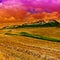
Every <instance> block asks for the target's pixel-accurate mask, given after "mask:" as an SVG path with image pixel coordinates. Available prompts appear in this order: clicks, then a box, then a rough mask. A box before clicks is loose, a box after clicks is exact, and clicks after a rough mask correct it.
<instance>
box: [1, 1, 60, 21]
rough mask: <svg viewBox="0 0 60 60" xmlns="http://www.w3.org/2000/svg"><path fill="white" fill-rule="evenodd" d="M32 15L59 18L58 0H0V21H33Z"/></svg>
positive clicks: (59, 2) (59, 5)
mask: <svg viewBox="0 0 60 60" xmlns="http://www.w3.org/2000/svg"><path fill="white" fill-rule="evenodd" d="M44 12H45V13H44ZM34 16H36V18H43V19H49V18H50V19H57V20H60V18H59V17H60V0H0V21H12V20H13V21H23V20H24V19H26V20H27V19H28V20H33V21H34V20H35V19H36V18H35V17H34ZM24 21H25V20H24Z"/></svg>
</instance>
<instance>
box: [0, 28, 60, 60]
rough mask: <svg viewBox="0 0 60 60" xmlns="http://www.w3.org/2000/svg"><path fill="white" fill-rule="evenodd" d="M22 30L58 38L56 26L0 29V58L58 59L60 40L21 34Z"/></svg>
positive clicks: (59, 57)
mask: <svg viewBox="0 0 60 60" xmlns="http://www.w3.org/2000/svg"><path fill="white" fill-rule="evenodd" d="M22 32H26V33H29V34H33V35H37V36H45V37H49V38H54V39H60V28H58V27H34V28H32V27H27V28H17V29H2V30H0V60H60V42H56V41H49V40H48V41H47V40H46V39H45V40H43V39H37V38H33V37H29V36H24V35H21V33H22Z"/></svg>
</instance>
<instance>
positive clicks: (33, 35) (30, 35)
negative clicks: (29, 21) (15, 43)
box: [5, 32, 60, 42]
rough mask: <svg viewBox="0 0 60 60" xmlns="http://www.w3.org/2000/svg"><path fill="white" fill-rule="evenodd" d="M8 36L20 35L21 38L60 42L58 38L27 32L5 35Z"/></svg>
mask: <svg viewBox="0 0 60 60" xmlns="http://www.w3.org/2000/svg"><path fill="white" fill-rule="evenodd" d="M5 34H6V35H19V36H26V37H31V38H36V39H42V40H47V41H53V42H60V39H57V38H50V37H46V36H39V35H35V34H29V33H27V32H20V33H18V34H11V33H5Z"/></svg>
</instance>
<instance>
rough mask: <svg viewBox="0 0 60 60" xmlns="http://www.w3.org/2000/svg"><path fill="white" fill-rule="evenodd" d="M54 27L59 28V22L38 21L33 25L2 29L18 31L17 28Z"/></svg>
mask: <svg viewBox="0 0 60 60" xmlns="http://www.w3.org/2000/svg"><path fill="white" fill-rule="evenodd" d="M54 26H55V27H58V26H60V23H59V22H57V21H56V20H50V21H48V23H46V22H44V21H38V22H35V23H31V24H22V25H12V26H6V27H3V28H2V29H16V28H26V27H54Z"/></svg>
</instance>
